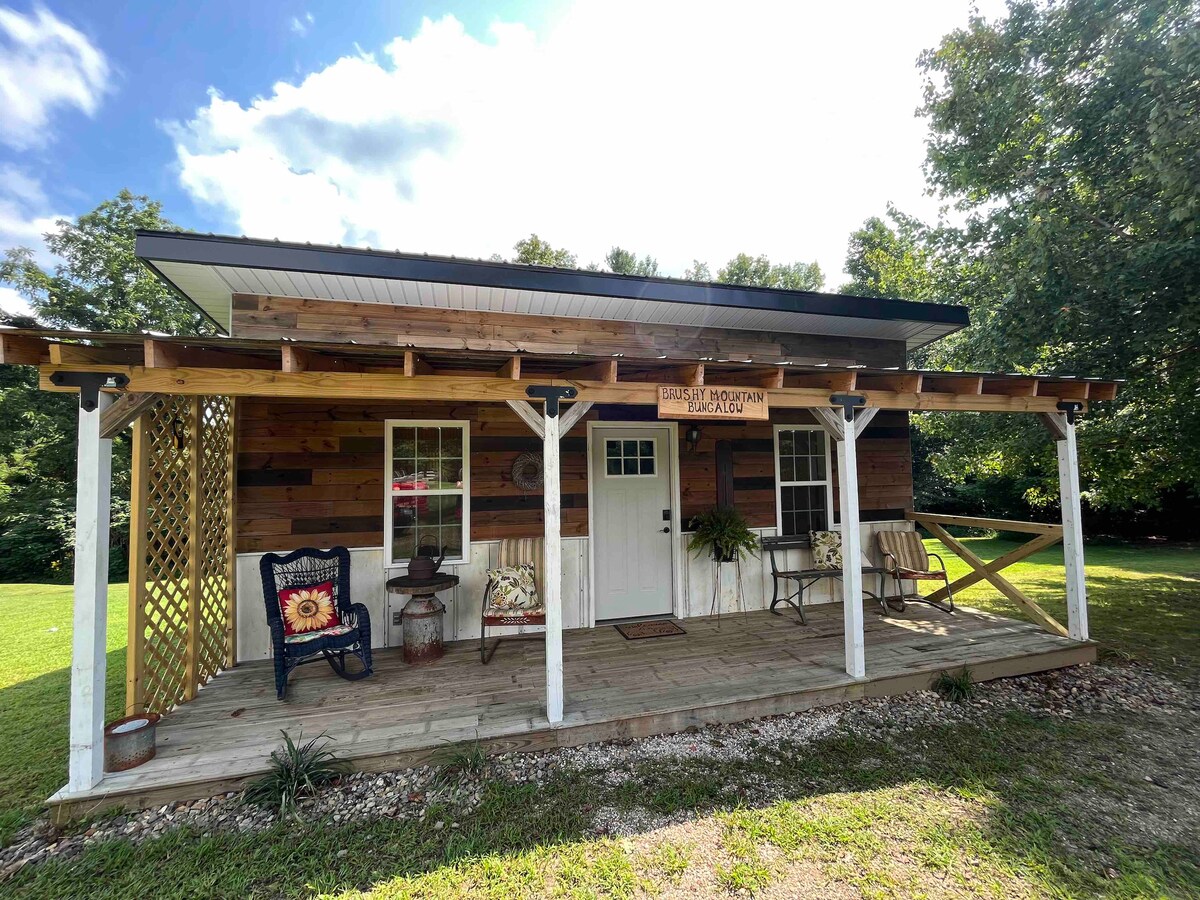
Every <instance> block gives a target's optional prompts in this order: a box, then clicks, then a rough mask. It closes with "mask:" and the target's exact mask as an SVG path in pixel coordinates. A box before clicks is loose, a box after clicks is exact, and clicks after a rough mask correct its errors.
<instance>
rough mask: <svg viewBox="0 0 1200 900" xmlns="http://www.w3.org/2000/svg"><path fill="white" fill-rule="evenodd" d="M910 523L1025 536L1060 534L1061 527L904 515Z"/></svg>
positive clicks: (968, 518) (1002, 520)
mask: <svg viewBox="0 0 1200 900" xmlns="http://www.w3.org/2000/svg"><path fill="white" fill-rule="evenodd" d="M905 518H907V519H908V520H909V521H911V522H920V523H921V524H924V523H926V522H935V523H937V524H938V525H957V526H959V527H961V528H991V529H994V530H996V531H1019V532H1024V533H1027V534H1056V535H1061V534H1062V526H1061V525H1055V524H1054V523H1053V522H1020V521H1017V520H1015V519H987V518H983V517H981V516H949V515H943V514H942V513H925V512H913V511H912V510H910V511H909V512H907V513H905Z"/></svg>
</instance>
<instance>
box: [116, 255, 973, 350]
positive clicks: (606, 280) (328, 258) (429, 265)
mask: <svg viewBox="0 0 1200 900" xmlns="http://www.w3.org/2000/svg"><path fill="white" fill-rule="evenodd" d="M136 254H137V256H138V258H139V259H141V260H142V261H143V262H146V263H147V264H149V263H150V261H151V260H158V261H160V262H176V263H193V264H197V265H220V266H238V267H242V268H250V269H272V270H277V271H286V270H290V271H300V272H314V273H318V274H324V275H345V276H350V277H359V278H391V279H404V280H408V281H424V282H433V283H441V284H469V285H474V286H476V287H495V288H509V289H513V290H526V291H546V292H553V293H560V294H583V295H588V296H597V297H612V298H623V299H644V300H659V301H664V302H668V303H690V304H694V305H700V306H717V307H724V308H734V309H754V310H770V311H777V312H794V313H810V314H814V315H825V316H842V317H848V318H856V319H879V320H886V321H912V322H931V323H937V324H942V325H949V326H952V327H953V329H954V330H957V329H958V328H962V327H965V326H966V325H969V324H970V318H969V315H968V312H967V308H966V307H965V306H954V305H951V304H947V303H916V302H913V301H911V300H892V299H883V298H877V297H856V296H852V295H847V294H824V293H818V292H815V291H783V290H776V289H774V288H760V287H744V286H741V285H727V284H713V283H706V282H699V281H684V280H682V279H677V278H658V277H653V278H651V277H645V276H638V275H618V274H615V273H613V272H589V271H587V270H584V269H557V268H550V267H546V266H529V265H524V264H520V263H502V262H489V261H485V260H472V259H457V258H454V257H444V256H426V255H419V256H418V255H415V254H409V253H394V252H391V251H384V250H365V249H360V248H354V247H331V246H328V245H318V244H297V243H288V242H284V241H269V240H259V239H256V238H245V237H230V236H224V235H204V234H194V233H187V232H178V231H138V232H137V243H136ZM156 271H157V270H156ZM159 274H160V276H161V273H159Z"/></svg>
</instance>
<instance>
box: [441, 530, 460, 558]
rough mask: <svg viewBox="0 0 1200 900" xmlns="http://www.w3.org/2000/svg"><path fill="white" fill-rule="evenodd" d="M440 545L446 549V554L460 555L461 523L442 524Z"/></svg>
mask: <svg viewBox="0 0 1200 900" xmlns="http://www.w3.org/2000/svg"><path fill="white" fill-rule="evenodd" d="M441 546H442V547H444V548H445V549H446V555H447V556H462V552H463V535H462V525H443V526H442V537H441Z"/></svg>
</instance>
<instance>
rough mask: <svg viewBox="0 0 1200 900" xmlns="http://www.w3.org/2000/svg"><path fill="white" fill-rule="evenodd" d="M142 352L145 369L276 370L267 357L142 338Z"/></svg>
mask: <svg viewBox="0 0 1200 900" xmlns="http://www.w3.org/2000/svg"><path fill="white" fill-rule="evenodd" d="M142 353H143V358H144V360H145V362H144V365H145V367H146V368H147V369H182V368H218V367H222V366H229V367H230V368H238V369H277V368H278V366H277V365H276V364H275V363H274V362H273V361H272V360H270V359H266V358H264V357H261V356H250V355H249V354H246V353H236V352H232V351H229V350H215V349H209V348H207V347H188V346H186V345H184V344H176V343H171V342H169V341H160V340H157V339H156V338H146V340H145V341H143V342H142Z"/></svg>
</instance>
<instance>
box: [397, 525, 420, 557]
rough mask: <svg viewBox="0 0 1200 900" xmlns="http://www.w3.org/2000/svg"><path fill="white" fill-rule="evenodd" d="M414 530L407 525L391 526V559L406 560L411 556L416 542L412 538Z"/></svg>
mask: <svg viewBox="0 0 1200 900" xmlns="http://www.w3.org/2000/svg"><path fill="white" fill-rule="evenodd" d="M413 537H414V530H413V529H412V528H409V527H401V528H393V529H392V560H393V561H396V562H399V561H402V560H403V561H407V560H409V559H411V558H412V556H413V553H414V552H415V550H416V544H415V543H414V540H413Z"/></svg>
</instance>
